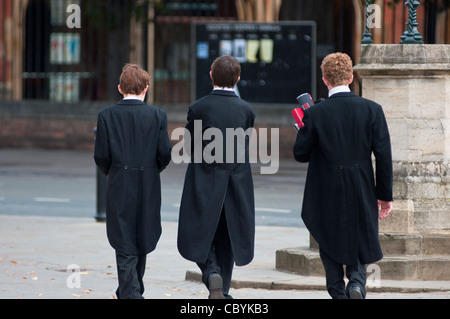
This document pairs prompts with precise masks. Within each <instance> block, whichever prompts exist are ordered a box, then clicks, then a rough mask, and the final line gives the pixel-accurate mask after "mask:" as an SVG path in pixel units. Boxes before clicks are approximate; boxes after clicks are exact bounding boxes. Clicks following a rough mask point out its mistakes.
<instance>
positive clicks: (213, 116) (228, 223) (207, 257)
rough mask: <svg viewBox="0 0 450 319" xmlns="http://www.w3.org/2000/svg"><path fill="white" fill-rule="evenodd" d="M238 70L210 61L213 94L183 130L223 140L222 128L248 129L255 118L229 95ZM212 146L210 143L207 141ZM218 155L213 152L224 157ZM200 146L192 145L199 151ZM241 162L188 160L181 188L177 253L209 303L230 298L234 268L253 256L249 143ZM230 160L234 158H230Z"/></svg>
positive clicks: (192, 110) (231, 63)
mask: <svg viewBox="0 0 450 319" xmlns="http://www.w3.org/2000/svg"><path fill="white" fill-rule="evenodd" d="M240 73H241V66H240V64H239V62H238V61H237V60H236V59H235V58H233V57H231V56H223V57H220V58H218V59H217V60H215V61H214V63H213V64H212V67H211V72H210V76H211V79H212V83H213V86H214V90H213V92H212V93H211V94H210V95H208V96H206V97H204V98H202V99H200V100H199V101H197V102H195V103H194V104H193V105H191V106H190V107H189V111H188V124H187V126H186V128H187V130H189V132H190V133H191V136H194V135H193V132H194V127H195V125H201V129H202V132H204V131H205V130H206V129H208V128H215V129H217V130H216V131H219V132H221V133H222V134H221V135H222V137H225V136H226V130H227V128H231V129H243V130H244V131H245V130H247V129H249V128H253V125H254V123H255V113H254V112H253V110H252V109H251V107H250V105H249V104H248V103H247V102H245V101H243V100H241V99H240V98H239V97H238V96H236V94H235V93H234V91H233V87H234V86H235V85H236V84H237V82H238V81H239V79H240ZM211 142H213V141H211ZM227 142H231V141H224V143H222V146H223V149H221V150H217V149H216V152H220V151H221V152H222V153H221V154H224V156H223V157H224V158H225V157H226V156H225V153H226V145H227ZM206 147H208V143H207V142H206V141H204V142H203V144H202V143H198V144H193V145H192V148H193V149H194V152H195V151H196V150H195V148H199V149H200V151H201V153H202V154H203V150H204V149H205V148H206ZM243 147H245V153H246V156H245V157H246V159H245V161H237V160H236V158H234V161H233V162H228V161H221V160H220V159H219V160H217V161H216V160H215V161H213V162H212V163H211V162H208V163H207V162H206V161H205V159H203V161H202V162H200V163H198V162H197V161H194V159H193V158H192V157H191V163H189V165H188V168H187V171H186V177H185V182H184V189H183V195H182V199H181V207H180V219H179V228H178V250H179V251H180V253H181V255H182V256H183V257H184V258H186V259H188V260H191V261H193V262H196V263H197V265H198V266H199V268H200V269H201V271H202V280H203V283H204V284H205V285H206V287H207V288H208V289H209V292H210V295H209V298H211V299H216V298H217V299H219V298H231V296H230V295H229V290H230V284H231V277H232V272H233V267H234V263H236V265H238V266H244V265H247V264H249V263H250V262H251V261H252V259H253V254H254V237H255V203H254V190H253V179H252V171H251V167H250V163H249V156H248V153H249V137H248V136H247V137H246V138H245V143H244V146H243ZM234 155H236V152H235V154H234Z"/></svg>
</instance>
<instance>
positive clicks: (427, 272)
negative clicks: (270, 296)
mask: <svg viewBox="0 0 450 319" xmlns="http://www.w3.org/2000/svg"><path fill="white" fill-rule="evenodd" d="M376 265H378V266H379V268H378V269H379V273H380V279H381V280H383V279H385V280H450V256H386V257H384V258H383V260H381V261H379V262H378V263H376ZM276 268H277V269H278V270H281V271H287V272H293V273H296V274H299V275H302V276H324V275H325V272H324V269H323V265H322V261H321V259H320V256H319V251H318V250H316V249H309V248H307V247H300V248H286V249H281V250H278V251H277V252H276ZM371 270H372V271H375V270H376V268H373V267H372V268H371ZM369 275H370V273H369V272H368V276H369Z"/></svg>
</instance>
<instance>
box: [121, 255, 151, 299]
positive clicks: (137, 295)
mask: <svg viewBox="0 0 450 319" xmlns="http://www.w3.org/2000/svg"><path fill="white" fill-rule="evenodd" d="M146 261H147V256H146V255H144V256H128V255H125V254H122V253H119V252H118V251H116V262H117V276H118V279H119V287H118V288H117V290H116V296H117V298H118V299H143V298H144V297H143V296H142V295H143V294H144V281H143V278H144V273H145V264H146Z"/></svg>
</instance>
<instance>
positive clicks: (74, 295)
mask: <svg viewBox="0 0 450 319" xmlns="http://www.w3.org/2000/svg"><path fill="white" fill-rule="evenodd" d="M72 296H73V297H81V295H77V294H72Z"/></svg>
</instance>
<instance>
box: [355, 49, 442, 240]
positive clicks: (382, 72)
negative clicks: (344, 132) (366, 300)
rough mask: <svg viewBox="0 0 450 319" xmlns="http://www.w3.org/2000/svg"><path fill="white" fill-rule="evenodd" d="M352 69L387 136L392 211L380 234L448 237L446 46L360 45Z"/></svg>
mask: <svg viewBox="0 0 450 319" xmlns="http://www.w3.org/2000/svg"><path fill="white" fill-rule="evenodd" d="M355 70H356V71H357V72H358V73H359V74H360V76H361V78H362V90H363V91H362V96H363V97H365V98H368V99H371V100H373V101H376V102H377V103H379V104H381V105H382V106H383V109H384V111H385V114H386V118H387V121H388V125H389V129H390V133H391V141H392V151H393V164H394V198H395V203H394V208H395V209H394V211H393V213H392V215H391V216H389V217H388V218H387V219H386V220H384V221H382V222H381V223H380V231H381V232H402V233H418V232H449V233H450V45H401V44H398V45H395V44H394V45H386V44H382V45H363V46H362V52H361V57H360V61H359V64H358V65H357V66H356V67H355Z"/></svg>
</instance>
